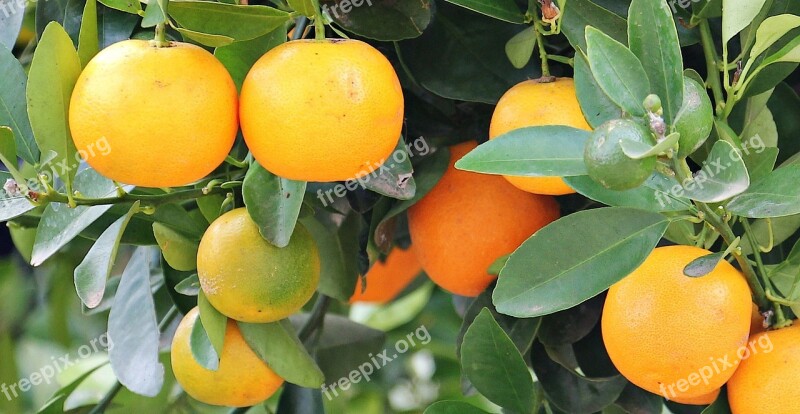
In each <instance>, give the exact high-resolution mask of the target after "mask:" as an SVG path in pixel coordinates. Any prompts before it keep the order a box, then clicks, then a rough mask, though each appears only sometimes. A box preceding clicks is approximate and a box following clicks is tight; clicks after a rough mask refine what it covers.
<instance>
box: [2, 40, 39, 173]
mask: <svg viewBox="0 0 800 414" xmlns="http://www.w3.org/2000/svg"><path fill="white" fill-rule="evenodd" d="M0 73H2V74H3V87H2V88H0V125H7V126H9V127H11V129H12V130H13V131H14V137H15V139H16V143H17V155H18V156H19V157H20V158H22V159H23V160H25V162H27V163H28V164H31V165H34V164H36V163H37V162H39V147H38V146H36V140H34V138H33V130H32V129H31V124H30V121H28V107H27V103H26V100H25V99H26V98H25V89H26V84H27V82H28V79H27V77H26V76H25V70H24V69H22V64H20V63H19V61H18V60H17V58H16V57H14V55H13V54H12V53H11V52H10V51H9V50H8V49H6V48H5V47H3V46H0Z"/></svg>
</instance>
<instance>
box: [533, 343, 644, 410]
mask: <svg viewBox="0 0 800 414" xmlns="http://www.w3.org/2000/svg"><path fill="white" fill-rule="evenodd" d="M531 362H532V365H533V371H534V373H536V377H537V378H539V382H540V383H541V384H542V388H543V389H544V393H545V395H546V397H547V400H548V401H550V402H551V403H552V404H553V405H555V406H556V407H558V408H559V409H561V410H563V411H564V412H568V413H594V412H597V411H600V410H602V409H603V408H604V407H606V406H608V405H610V404H611V403H613V402H614V401H615V400H616V399H617V398H618V397H619V396H620V394H621V393H622V390H623V389H624V388H625V385H626V384H627V383H628V381H627V380H626V379H625V378H624V377H623V376H621V375H617V376H613V377H608V378H586V377H584V376H582V375H580V374H578V373H577V372H574V371H571V370H568V369H566V368H564V367H563V366H561V365H559V364H558V363H556V362H555V361H553V360H551V359H550V358H549V357H548V356H547V352H546V351H545V349H544V346H543V345H541V344H540V343H538V342H537V343H535V344H534V347H533V349H532V350H531Z"/></svg>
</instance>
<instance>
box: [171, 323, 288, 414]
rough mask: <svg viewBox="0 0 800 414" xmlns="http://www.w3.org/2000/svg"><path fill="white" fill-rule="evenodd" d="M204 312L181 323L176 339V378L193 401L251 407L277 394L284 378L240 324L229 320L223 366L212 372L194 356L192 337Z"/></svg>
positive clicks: (174, 346) (222, 360) (173, 363)
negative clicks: (257, 351) (256, 349)
mask: <svg viewBox="0 0 800 414" xmlns="http://www.w3.org/2000/svg"><path fill="white" fill-rule="evenodd" d="M199 316H200V312H199V311H198V308H194V309H192V310H191V311H189V313H187V314H186V316H185V317H184V318H183V320H182V321H181V323H180V325H178V329H177V330H176V331H175V337H174V338H173V339H172V354H171V355H172V370H173V372H174V373H175V379H177V380H178V383H179V384H180V385H181V387H183V389H184V391H186V393H187V394H189V395H191V396H192V398H194V399H196V400H198V401H200V402H203V403H206V404H212V405H224V406H228V407H249V406H251V405H256V404H259V403H261V402H263V401H264V400H266V399H267V398H269V397H270V396H272V394H274V393H275V391H277V390H278V388H280V386H281V385H282V384H283V378H281V377H279V376H278V375H277V374H275V373H274V372H273V371H272V370H271V369H270V368H269V366H267V364H266V363H264V361H262V360H261V358H259V357H258V355H256V354H255V352H253V350H252V349H250V346H249V345H248V344H247V342H245V340H244V338H243V337H242V333H241V332H240V331H239V327H238V326H237V325H236V322H234V321H232V320H230V319H229V320H228V327H227V328H226V330H225V340H224V342H223V347H222V356H221V357H220V360H219V367H218V369H217V370H216V371H211V370H209V369H207V368H205V367H203V366H202V365H200V364H199V363H198V362H197V361H196V360H195V359H194V356H192V348H191V344H190V342H189V341H190V337H191V335H192V329H193V327H194V324H195V323H198V322H199V321H200V319H199Z"/></svg>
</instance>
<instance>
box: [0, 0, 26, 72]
mask: <svg viewBox="0 0 800 414" xmlns="http://www.w3.org/2000/svg"><path fill="white" fill-rule="evenodd" d="M4 4H5V5H6V7H8V6H11V10H10V11H11V13H8V12H5V13H0V48H2V47H5V48H6V49H8V50H11V49H13V48H14V43H16V40H17V37H18V35H19V30H20V28H21V27H22V20H23V19H24V17H25V12H24V7H23V8H19V7H15V6H16V3H4ZM23 4H25V3H23ZM20 9H22V10H20ZM4 73H5V72H4Z"/></svg>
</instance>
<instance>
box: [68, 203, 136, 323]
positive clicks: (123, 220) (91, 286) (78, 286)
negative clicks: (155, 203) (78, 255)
mask: <svg viewBox="0 0 800 414" xmlns="http://www.w3.org/2000/svg"><path fill="white" fill-rule="evenodd" d="M137 212H139V202H138V201H137V202H136V203H134V204H133V206H132V207H131V209H130V210H129V211H128V213H127V214H125V215H124V216H122V217H120V218H119V219H117V221H115V222H114V224H112V225H111V226H109V227H108V228H107V229H106V230H105V231H104V232H103V234H101V235H100V237H99V238H98V239H97V241H96V242H95V243H94V245H93V246H92V248H91V249H89V252H88V253H87V254H86V257H84V258H83V261H82V262H81V263H80V264H79V265H78V267H76V268H75V290H76V291H77V292H78V297H79V298H80V299H81V301H82V302H83V304H84V305H86V307H87V308H89V309H92V308H95V307H97V305H99V304H100V301H101V300H103V294H104V293H105V289H106V280H107V279H108V276H110V275H111V269H112V268H113V267H114V262H115V261H116V258H117V249H118V248H119V243H120V240H121V239H122V233H124V232H125V228H126V227H127V226H128V222H130V220H131V217H133V215H134V214H136V213H137Z"/></svg>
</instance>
